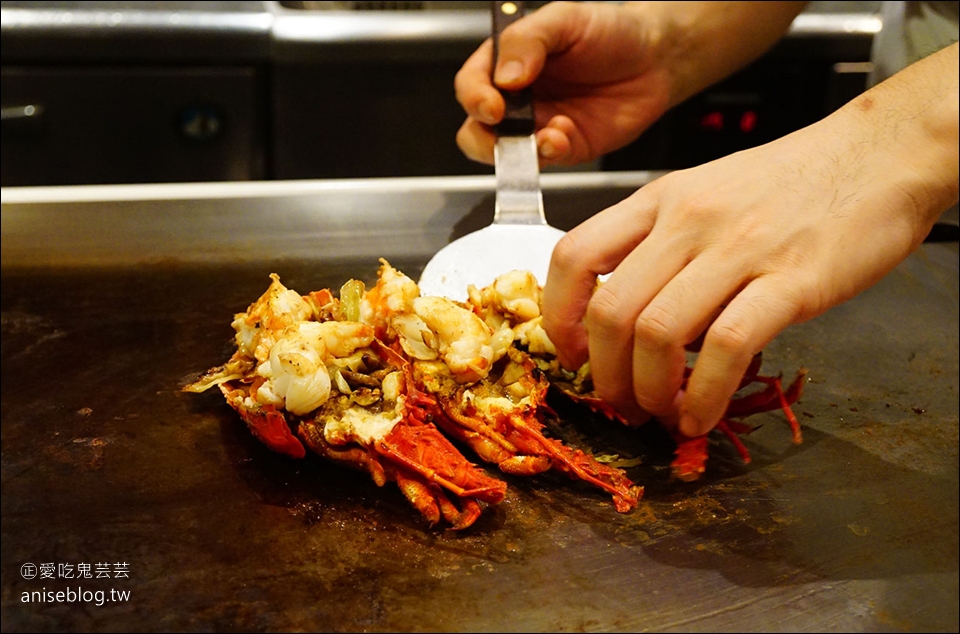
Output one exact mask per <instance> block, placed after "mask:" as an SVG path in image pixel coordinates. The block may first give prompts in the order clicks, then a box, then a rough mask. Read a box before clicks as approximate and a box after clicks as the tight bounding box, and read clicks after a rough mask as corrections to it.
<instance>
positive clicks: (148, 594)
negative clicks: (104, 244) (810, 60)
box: [2, 244, 958, 632]
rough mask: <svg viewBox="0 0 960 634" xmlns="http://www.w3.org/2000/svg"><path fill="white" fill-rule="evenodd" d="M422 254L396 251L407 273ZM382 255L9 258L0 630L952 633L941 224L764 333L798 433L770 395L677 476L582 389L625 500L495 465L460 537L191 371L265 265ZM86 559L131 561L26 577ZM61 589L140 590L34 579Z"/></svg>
mask: <svg viewBox="0 0 960 634" xmlns="http://www.w3.org/2000/svg"><path fill="white" fill-rule="evenodd" d="M424 261H425V260H408V261H399V260H398V261H393V262H392V264H394V265H395V266H397V267H398V268H400V269H401V270H403V271H404V272H406V273H407V274H409V275H410V276H411V277H414V278H416V276H417V275H418V274H419V267H420V266H422V264H423V262H424ZM377 266H378V263H377V262H376V260H375V258H369V259H363V260H355V261H342V262H337V263H329V262H327V263H323V262H321V263H318V262H316V261H312V262H308V261H277V262H265V263H255V264H248V265H244V266H200V265H175V264H168V265H163V264H157V265H144V266H138V267H134V268H132V269H131V268H125V269H124V270H119V269H111V268H106V269H105V268H100V269H89V270H78V269H73V268H71V269H64V270H58V269H52V270H51V269H45V270H42V271H41V270H5V271H4V273H3V278H2V334H3V349H2V372H3V383H2V404H3V423H2V424H3V445H2V478H3V482H2V484H3V495H2V533H3V540H2V576H3V581H2V586H3V593H2V600H3V610H2V625H3V630H4V631H5V632H7V631H28V630H39V631H75V630H85V631H93V630H98V631H106V630H110V631H122V630H128V631H155V630H176V631H183V630H204V631H213V630H217V631H240V630H243V631H255V630H272V631H275V630H316V629H319V630H331V631H436V630H450V631H518V630H527V631H530V630H534V631H566V630H589V631H605V630H606V631H608V630H634V631H636V630H641V629H653V630H675V631H679V630H682V631H724V630H738V631H758V630H765V631H771V630H791V631H799V630H816V631H821V630H854V631H877V630H887V631H900V630H956V629H957V624H958V608H957V596H958V587H957V579H958V574H957V567H958V549H957V539H958V538H957V536H958V530H957V528H958V458H957V447H958V422H957V410H958V408H957V402H958V395H957V385H958V363H957V358H958V352H957V351H958V336H957V323H958V308H957V305H958V300H957V287H958V284H957V279H958V278H957V246H956V244H947V245H926V246H924V247H923V248H922V250H921V251H920V252H919V253H918V254H916V255H915V256H913V257H911V258H910V259H909V260H908V261H907V262H906V263H904V265H902V266H901V267H899V268H898V269H897V270H895V271H894V272H893V273H892V274H891V275H890V276H889V277H888V278H886V279H885V280H883V281H882V282H881V283H880V284H879V285H878V286H877V287H875V288H874V289H871V290H870V291H868V292H867V293H865V294H863V295H861V296H860V297H858V298H856V299H855V300H853V301H851V302H849V303H848V304H845V305H843V306H840V307H837V308H836V309H834V310H833V311H830V312H829V313H827V314H826V315H824V316H822V317H820V318H818V319H816V320H813V321H811V322H809V323H807V324H803V325H800V326H796V327H793V328H791V329H789V330H788V331H786V332H785V333H784V334H782V335H781V337H780V338H779V339H778V340H777V341H775V342H774V343H773V344H772V345H771V346H770V347H769V348H768V350H767V352H766V354H765V365H764V368H763V369H764V371H765V373H777V372H780V371H782V372H783V373H784V374H785V375H786V376H792V373H793V372H795V371H796V370H797V369H798V368H799V367H801V366H805V367H807V368H808V369H809V370H810V374H809V376H810V383H809V384H808V385H807V387H806V391H805V393H804V396H803V398H802V399H801V402H800V404H798V405H797V406H796V408H795V411H796V413H797V415H798V417H799V419H800V421H801V423H802V424H803V427H804V443H803V444H802V445H800V446H794V445H792V444H791V442H790V431H789V429H788V427H787V424H786V421H785V420H784V418H783V415H782V413H780V412H771V413H768V414H762V415H758V416H755V417H753V418H751V419H748V421H749V422H751V423H753V424H755V425H759V428H758V429H757V431H756V432H754V433H753V434H751V435H750V436H748V437H746V439H745V442H746V444H747V446H748V447H749V449H750V451H751V453H752V455H753V462H752V463H751V464H749V465H743V464H742V463H741V462H740V461H739V459H738V457H737V455H736V453H735V451H734V450H733V448H732V447H731V446H730V445H729V444H727V443H725V442H724V441H721V440H720V439H718V442H717V443H716V446H715V447H714V448H713V454H712V456H713V457H712V459H711V461H710V462H709V463H708V473H707V474H706V477H705V478H704V479H703V480H702V481H700V482H698V483H692V484H683V483H678V482H673V481H671V480H670V478H669V468H668V466H667V465H668V464H669V461H670V459H671V455H670V452H671V446H670V443H669V440H668V439H666V438H665V437H664V435H663V434H662V433H660V432H659V431H658V430H657V428H656V427H653V426H647V427H645V428H643V429H642V430H640V431H637V432H633V431H631V430H626V429H623V428H618V427H615V426H614V427H610V426H609V424H606V423H604V422H602V421H599V420H597V419H596V418H594V417H592V416H591V415H589V414H587V413H586V412H583V411H581V410H579V409H578V408H576V407H571V408H568V409H564V411H563V413H564V415H565V417H566V419H567V420H568V421H569V425H570V428H569V429H568V430H567V433H569V434H570V436H571V438H572V439H573V440H586V441H588V442H589V443H591V444H592V445H593V446H594V447H598V448H601V449H602V450H604V451H611V450H613V451H620V452H622V453H623V454H624V455H628V456H638V457H640V458H641V459H642V460H643V464H641V465H640V466H637V467H632V468H630V469H628V470H627V471H628V474H629V475H630V476H631V477H633V478H634V479H635V480H637V481H638V482H639V483H641V484H644V485H645V486H646V494H645V496H644V498H643V500H642V501H641V503H640V506H639V508H638V509H636V510H635V511H634V512H632V513H630V514H626V515H620V514H618V513H616V512H615V510H614V509H613V506H612V504H611V503H610V500H609V498H608V497H607V496H606V495H604V494H603V493H601V492H599V491H597V490H595V489H593V488H591V487H589V486H586V485H583V484H582V483H579V482H573V481H570V480H568V479H566V478H565V477H560V476H554V475H550V474H547V475H545V476H542V477H536V478H516V477H509V476H502V477H503V478H504V479H505V480H507V482H508V484H509V491H508V495H507V498H506V500H505V501H504V502H503V503H502V504H501V505H499V506H497V507H489V508H487V509H486V510H485V512H484V514H483V515H482V516H481V518H480V519H479V520H478V521H477V523H476V524H475V525H474V526H473V527H471V528H470V529H468V530H466V531H463V532H459V533H457V532H452V531H445V530H442V529H430V528H428V527H427V526H426V525H425V523H424V522H423V520H422V518H421V517H420V515H419V514H418V513H417V512H416V511H415V510H414V509H412V508H411V507H410V506H409V505H408V504H407V502H406V501H405V500H404V499H403V497H402V496H401V495H400V493H399V492H398V491H397V489H396V488H395V487H394V486H393V485H390V484H388V485H387V486H385V487H384V488H382V489H378V488H377V487H376V486H375V485H374V484H373V483H372V482H371V481H370V480H369V478H368V477H367V476H366V475H365V474H363V473H355V472H352V471H348V470H345V469H342V468H340V467H337V466H334V465H331V464H327V463H325V462H323V461H322V460H321V459H320V458H318V457H315V456H308V458H307V459H306V460H302V461H296V460H292V459H288V458H285V457H283V456H279V455H276V454H273V453H271V452H270V451H269V450H267V449H266V448H265V447H263V446H261V445H260V444H258V443H257V442H256V441H255V440H254V439H253V438H252V437H251V436H250V434H249V432H248V431H247V429H246V427H245V425H244V424H243V423H242V422H241V421H240V420H239V418H238V417H237V416H236V415H235V413H234V412H233V411H232V410H231V409H230V408H229V407H228V406H226V405H225V404H224V403H223V399H222V397H221V396H220V394H219V393H218V392H215V391H211V392H208V393H205V394H201V395H195V394H186V393H182V392H180V388H181V387H182V386H183V385H184V384H186V383H187V382H189V381H191V380H192V379H193V378H195V376H196V375H197V373H199V372H200V371H203V370H206V369H207V368H209V367H212V366H214V365H218V364H220V363H222V362H223V361H225V360H226V359H227V357H228V356H229V355H230V354H231V353H232V350H233V346H232V336H233V331H232V329H231V328H230V321H231V318H232V315H233V314H234V313H235V312H238V311H242V310H245V309H246V307H247V305H248V304H249V303H250V302H252V301H253V300H255V299H256V298H257V297H259V295H260V294H261V293H263V291H264V290H266V288H267V285H268V284H269V279H268V277H267V276H268V274H269V273H271V272H277V273H279V274H280V276H281V280H282V281H283V282H284V284H286V285H287V286H289V287H291V288H294V289H295V290H297V291H299V292H301V293H306V292H307V291H310V290H316V289H320V288H324V287H333V288H334V289H337V288H339V286H340V284H342V283H343V282H344V281H346V279H348V278H349V277H358V278H360V279H364V280H365V281H367V282H368V283H369V282H371V281H373V280H374V279H375V275H376V268H377ZM98 562H108V563H109V564H110V567H111V568H113V565H114V564H115V563H126V564H128V565H129V566H128V570H129V578H113V579H95V578H94V579H85V580H80V579H76V578H74V579H40V578H39V577H37V578H34V579H25V578H24V577H23V575H22V574H21V566H23V565H24V564H26V563H33V564H35V565H37V566H39V565H40V564H42V563H53V564H70V565H74V566H76V565H77V564H80V563H90V564H96V563H98ZM75 570H76V568H75ZM77 587H82V588H83V589H84V590H91V591H92V590H104V591H107V592H109V590H110V589H114V590H122V591H129V592H130V597H129V599H128V600H127V601H124V602H105V603H104V605H102V606H97V605H95V604H93V603H89V602H88V603H82V602H73V603H67V602H62V603H58V602H43V603H26V602H24V601H23V600H22V598H23V594H22V593H23V592H31V591H34V592H36V591H40V590H41V589H45V590H52V591H60V590H66V589H67V588H74V589H76V588H77Z"/></svg>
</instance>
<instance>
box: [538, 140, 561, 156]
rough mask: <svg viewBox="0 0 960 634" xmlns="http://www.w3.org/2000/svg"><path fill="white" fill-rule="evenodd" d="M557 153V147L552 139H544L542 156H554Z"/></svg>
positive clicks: (541, 150)
mask: <svg viewBox="0 0 960 634" xmlns="http://www.w3.org/2000/svg"><path fill="white" fill-rule="evenodd" d="M556 155H557V148H555V147H554V146H553V143H551V142H550V141H544V142H543V143H541V144H540V156H542V157H543V158H553V157H555V156H556Z"/></svg>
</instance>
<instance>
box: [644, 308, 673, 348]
mask: <svg viewBox="0 0 960 634" xmlns="http://www.w3.org/2000/svg"><path fill="white" fill-rule="evenodd" d="M677 327H678V324H677V318H676V316H675V313H674V312H673V311H670V310H668V309H666V308H664V307H663V306H661V305H660V304H650V305H649V306H647V308H646V309H645V310H644V311H643V312H642V313H640V316H639V317H637V321H636V323H635V324H634V328H633V335H634V338H635V339H636V340H637V341H638V342H639V343H642V344H644V345H646V346H652V347H656V348H662V347H666V346H670V345H682V342H680V341H679V339H678V334H677V333H678V330H677Z"/></svg>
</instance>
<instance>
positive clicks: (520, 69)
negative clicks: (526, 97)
mask: <svg viewBox="0 0 960 634" xmlns="http://www.w3.org/2000/svg"><path fill="white" fill-rule="evenodd" d="M581 10H582V7H577V6H576V3H568V2H560V3H551V4H548V5H546V6H545V7H543V8H542V9H538V10H537V11H534V12H533V13H530V14H528V15H526V16H524V17H523V18H521V19H520V20H517V21H516V22H514V23H513V24H511V25H510V26H508V27H507V28H505V29H504V30H503V33H501V34H500V40H499V43H498V45H499V51H498V54H497V66H496V68H495V69H494V73H493V83H494V84H496V86H497V87H498V88H501V89H503V90H519V89H521V88H526V87H527V86H529V85H530V84H532V83H533V81H534V80H535V79H536V78H537V76H538V75H540V72H541V71H542V70H543V66H544V64H545V63H546V61H547V56H548V55H549V54H551V53H554V52H557V51H562V50H566V49H567V48H568V47H569V46H570V45H571V44H573V42H572V41H571V38H572V37H573V34H574V33H575V32H576V29H575V28H572V27H573V26H575V25H576V24H577V22H578V20H581V19H583V16H581V15H580V13H581Z"/></svg>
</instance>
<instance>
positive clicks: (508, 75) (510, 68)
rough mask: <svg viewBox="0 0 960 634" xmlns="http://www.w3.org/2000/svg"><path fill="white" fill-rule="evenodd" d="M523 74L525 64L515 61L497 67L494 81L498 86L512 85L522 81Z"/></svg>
mask: <svg viewBox="0 0 960 634" xmlns="http://www.w3.org/2000/svg"><path fill="white" fill-rule="evenodd" d="M521 74H523V63H522V62H518V61H517V60H515V59H513V60H510V61H509V62H504V63H503V64H500V66H498V67H497V73H496V77H494V80H496V83H497V84H512V83H513V82H515V81H517V80H518V79H520V75H521Z"/></svg>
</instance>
